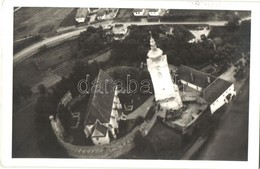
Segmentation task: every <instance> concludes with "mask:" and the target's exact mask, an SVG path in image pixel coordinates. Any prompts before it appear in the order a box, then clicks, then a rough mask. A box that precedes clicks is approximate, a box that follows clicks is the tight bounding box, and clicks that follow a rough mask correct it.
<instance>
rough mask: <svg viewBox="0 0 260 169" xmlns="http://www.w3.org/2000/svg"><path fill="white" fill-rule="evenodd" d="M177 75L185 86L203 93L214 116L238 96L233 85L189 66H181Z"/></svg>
mask: <svg viewBox="0 0 260 169" xmlns="http://www.w3.org/2000/svg"><path fill="white" fill-rule="evenodd" d="M176 74H177V76H178V79H179V80H180V82H181V83H182V84H183V86H188V87H190V88H193V89H195V90H197V91H199V92H201V93H202V97H203V98H204V99H205V100H206V101H207V103H208V104H209V106H210V110H211V113H212V114H213V113H214V112H215V111H217V110H218V109H219V108H220V107H221V106H223V105H224V104H225V103H228V102H229V101H230V100H231V99H232V97H233V96H235V95H236V91H235V88H234V84H233V83H231V82H229V81H226V80H223V79H220V78H217V77H215V76H212V75H210V74H207V73H204V72H201V71H199V70H196V69H193V68H190V67H188V66H184V65H181V66H180V67H179V68H178V70H177V72H176Z"/></svg>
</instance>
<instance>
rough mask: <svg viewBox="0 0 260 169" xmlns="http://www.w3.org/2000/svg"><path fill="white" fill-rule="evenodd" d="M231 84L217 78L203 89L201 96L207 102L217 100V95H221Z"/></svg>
mask: <svg viewBox="0 0 260 169" xmlns="http://www.w3.org/2000/svg"><path fill="white" fill-rule="evenodd" d="M231 85H232V83H231V82H229V81H226V80H223V79H220V78H217V79H216V80H215V81H214V82H213V83H212V84H210V85H209V86H208V87H207V88H206V89H205V90H204V91H203V97H204V99H205V100H206V101H207V102H208V103H210V104H211V103H213V102H214V101H215V100H217V99H218V98H219V96H220V95H222V94H223V93H224V92H225V91H226V90H227V89H228V88H229V87H230V86H231Z"/></svg>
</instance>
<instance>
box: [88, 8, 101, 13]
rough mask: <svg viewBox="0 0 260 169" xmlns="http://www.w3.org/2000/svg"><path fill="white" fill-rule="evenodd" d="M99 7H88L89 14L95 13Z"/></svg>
mask: <svg viewBox="0 0 260 169" xmlns="http://www.w3.org/2000/svg"><path fill="white" fill-rule="evenodd" d="M99 9H100V8H88V12H89V14H94V13H97V12H98V11H99Z"/></svg>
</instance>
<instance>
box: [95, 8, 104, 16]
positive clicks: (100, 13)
mask: <svg viewBox="0 0 260 169" xmlns="http://www.w3.org/2000/svg"><path fill="white" fill-rule="evenodd" d="M105 14H106V10H105V9H100V10H99V11H98V13H97V17H99V16H103V15H105Z"/></svg>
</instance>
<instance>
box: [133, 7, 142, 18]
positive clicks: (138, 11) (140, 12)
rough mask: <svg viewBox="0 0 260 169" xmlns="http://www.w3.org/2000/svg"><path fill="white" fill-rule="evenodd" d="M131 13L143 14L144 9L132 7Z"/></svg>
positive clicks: (135, 14)
mask: <svg viewBox="0 0 260 169" xmlns="http://www.w3.org/2000/svg"><path fill="white" fill-rule="evenodd" d="M133 14H134V16H144V9H140V8H138V9H134V10H133Z"/></svg>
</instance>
